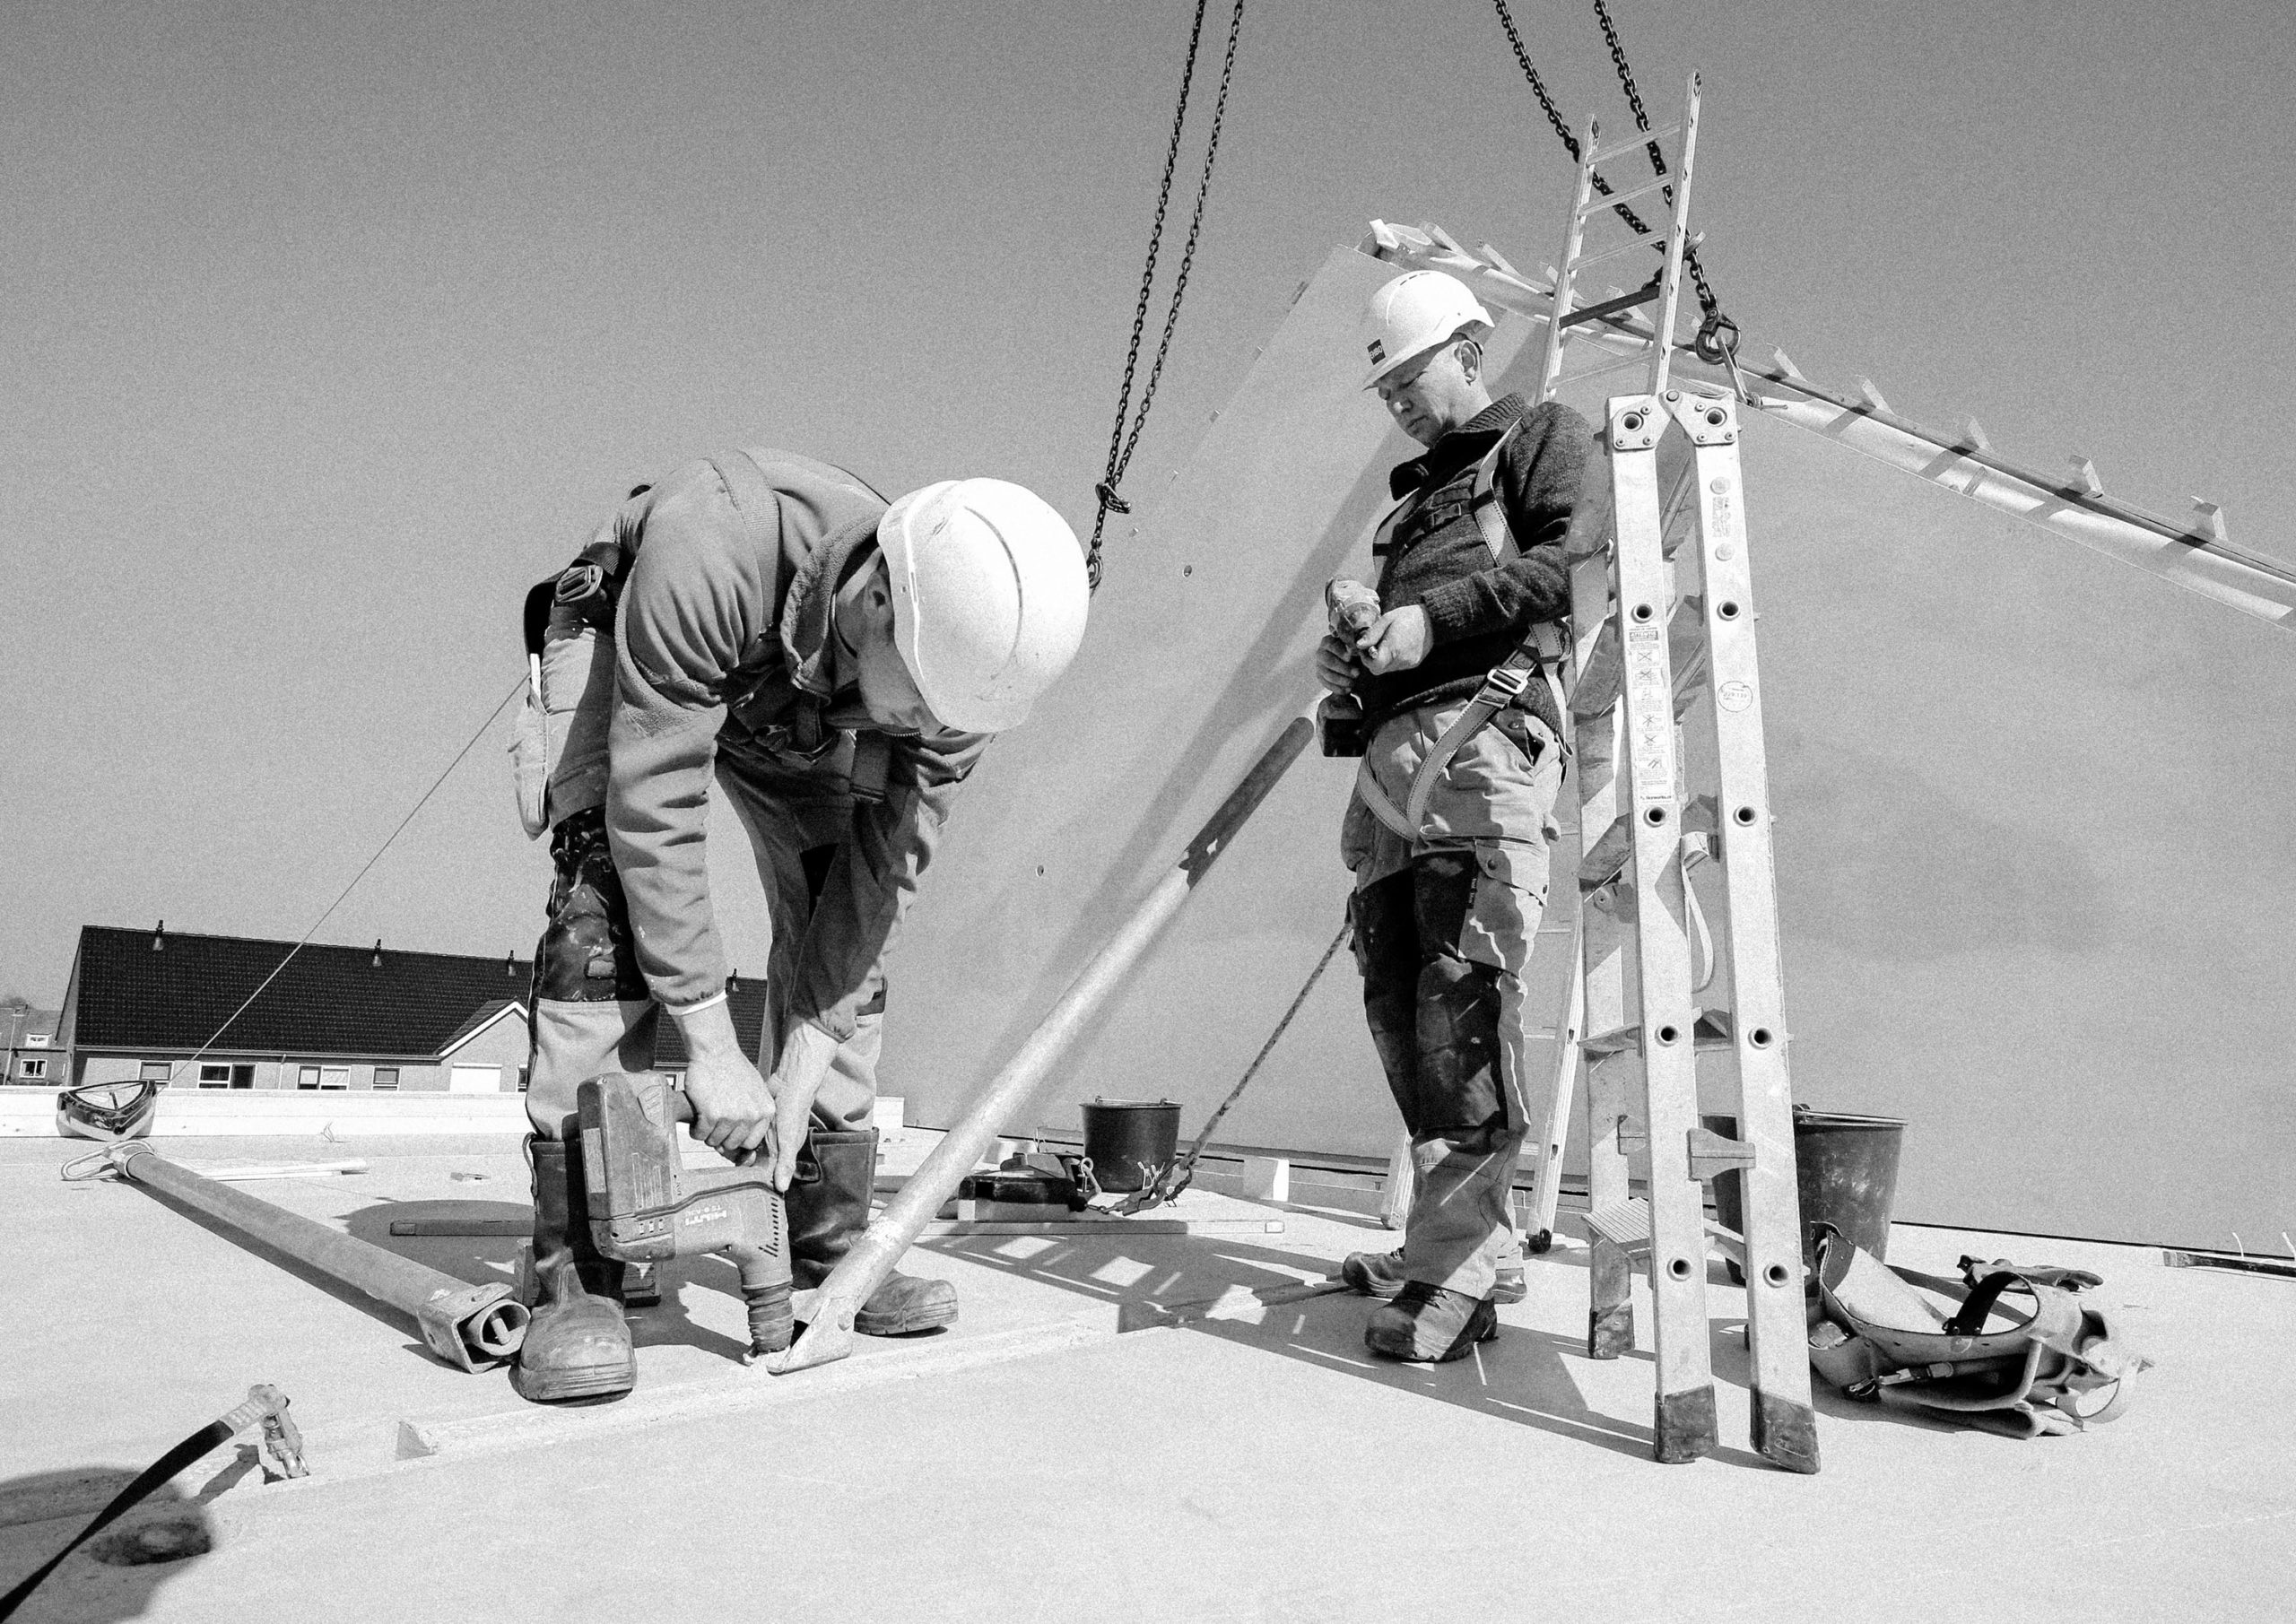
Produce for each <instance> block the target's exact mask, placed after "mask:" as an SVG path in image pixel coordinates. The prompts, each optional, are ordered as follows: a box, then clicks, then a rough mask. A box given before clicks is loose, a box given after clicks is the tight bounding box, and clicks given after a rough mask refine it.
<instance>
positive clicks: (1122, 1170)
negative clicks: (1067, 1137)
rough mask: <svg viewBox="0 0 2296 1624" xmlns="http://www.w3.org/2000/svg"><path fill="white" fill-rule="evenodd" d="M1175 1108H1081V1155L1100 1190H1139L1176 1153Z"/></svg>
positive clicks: (1133, 1102)
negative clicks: (1082, 1135)
mask: <svg viewBox="0 0 2296 1624" xmlns="http://www.w3.org/2000/svg"><path fill="white" fill-rule="evenodd" d="M1179 1142H1180V1108H1179V1107H1178V1106H1177V1105H1175V1104H1174V1103H1173V1102H1172V1101H1170V1100H1169V1099H1153V1100H1151V1099H1095V1100H1092V1101H1091V1102H1090V1103H1089V1104H1087V1105H1086V1106H1085V1107H1084V1154H1085V1155H1087V1156H1089V1157H1091V1159H1092V1177H1094V1178H1096V1179H1098V1180H1099V1181H1100V1188H1101V1189H1103V1190H1113V1191H1116V1192H1118V1193H1119V1194H1130V1193H1131V1192H1133V1191H1135V1190H1144V1189H1146V1188H1147V1187H1148V1185H1150V1184H1151V1183H1152V1182H1153V1181H1154V1179H1155V1177H1156V1175H1157V1174H1159V1173H1160V1172H1161V1171H1162V1170H1163V1169H1164V1168H1166V1167H1167V1166H1169V1165H1170V1162H1171V1159H1172V1156H1173V1153H1174V1152H1175V1151H1178V1149H1179Z"/></svg>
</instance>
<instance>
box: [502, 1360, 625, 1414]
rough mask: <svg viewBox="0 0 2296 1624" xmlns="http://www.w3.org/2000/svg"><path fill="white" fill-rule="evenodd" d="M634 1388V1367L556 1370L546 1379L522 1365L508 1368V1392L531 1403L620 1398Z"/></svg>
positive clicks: (563, 1402)
mask: <svg viewBox="0 0 2296 1624" xmlns="http://www.w3.org/2000/svg"><path fill="white" fill-rule="evenodd" d="M637 1385H638V1370H637V1368H636V1366H635V1365H631V1366H627V1367H621V1368H615V1367H604V1368H593V1369H589V1370H559V1371H552V1372H551V1373H550V1374H549V1375H547V1376H538V1375H533V1374H530V1373H529V1372H528V1371H527V1370H526V1367H525V1366H523V1365H514V1366H512V1367H511V1368H510V1390H511V1391H512V1392H513V1393H516V1394H517V1395H518V1396H519V1397H520V1398H522V1399H525V1400H526V1402H527V1403H530V1404H566V1403H578V1402H579V1401H582V1400H585V1399H589V1400H600V1399H613V1398H620V1397H621V1396H622V1394H625V1393H628V1392H629V1391H630V1390H631V1388H633V1387H635V1386H637Z"/></svg>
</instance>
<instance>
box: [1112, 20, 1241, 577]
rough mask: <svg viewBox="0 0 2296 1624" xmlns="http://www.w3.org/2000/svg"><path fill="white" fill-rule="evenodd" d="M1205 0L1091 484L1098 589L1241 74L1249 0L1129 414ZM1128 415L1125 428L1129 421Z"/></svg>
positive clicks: (1125, 507)
mask: <svg viewBox="0 0 2296 1624" xmlns="http://www.w3.org/2000/svg"><path fill="white" fill-rule="evenodd" d="M1207 4H1208V0H1196V21H1195V23H1194V25H1193V26H1192V27H1191V28H1190V29H1189V30H1188V36H1187V61H1186V63H1185V64H1184V65H1182V67H1181V69H1180V95H1179V105H1178V107H1177V108H1176V109H1174V110H1173V113H1172V139H1171V143H1170V145H1169V146H1168V147H1167V148H1166V149H1165V152H1164V178H1163V180H1162V182H1161V184H1160V185H1159V186H1158V187H1157V190H1156V217H1155V220H1154V221H1153V222H1152V224H1151V225H1150V227H1149V229H1148V260H1147V264H1146V265H1145V266H1144V268H1143V269H1142V271H1141V274H1140V298H1139V300H1138V302H1137V303H1136V304H1135V306H1134V308H1133V312H1132V342H1131V344H1130V346H1129V347H1128V348H1127V349H1126V352H1125V356H1124V382H1123V385H1122V386H1120V387H1119V388H1118V391H1117V402H1116V427H1115V428H1114V429H1113V430H1110V432H1109V460H1108V468H1107V471H1106V472H1105V473H1102V474H1101V476H1100V483H1099V484H1098V485H1095V486H1094V487H1093V488H1092V491H1093V495H1094V496H1096V497H1097V498H1098V499H1099V501H1100V507H1099V509H1098V511H1097V512H1095V513H1094V515H1093V517H1092V540H1091V544H1090V545H1089V546H1088V547H1087V548H1086V549H1085V552H1084V568H1085V573H1086V575H1087V577H1088V578H1089V579H1090V580H1091V586H1092V588H1093V590H1095V591H1098V590H1099V589H1100V536H1101V533H1102V532H1103V531H1104V530H1105V529H1106V528H1107V525H1108V522H1109V514H1110V513H1129V512H1131V511H1132V505H1131V504H1130V503H1129V502H1126V500H1125V499H1123V498H1122V497H1121V496H1119V495H1118V494H1117V487H1118V485H1120V484H1122V483H1123V482H1124V473H1125V470H1126V468H1128V467H1130V466H1131V465H1132V453H1133V449H1134V447H1136V446H1138V445H1139V443H1140V430H1142V429H1143V428H1144V427H1146V425H1147V422H1148V408H1149V406H1150V404H1152V402H1153V401H1154V400H1155V398H1156V384H1157V382H1158V380H1159V379H1160V378H1162V377H1163V374H1164V358H1165V357H1166V356H1167V355H1168V354H1169V353H1170V351H1171V347H1172V333H1173V330H1174V329H1175V328H1176V327H1177V326H1178V324H1179V319H1180V300H1182V299H1183V298H1184V297H1186V295H1187V278H1188V272H1189V271H1190V269H1192V268H1193V267H1194V265H1195V264H1196V238H1197V236H1198V234H1199V233H1200V232H1201V231H1202V230H1203V229H1204V205H1205V200H1206V199H1207V198H1208V197H1210V196H1211V195H1212V165H1213V160H1214V159H1216V158H1217V157H1218V156H1219V155H1220V130H1221V126H1222V125H1223V124H1225V123H1226V122H1227V117H1228V86H1229V83H1230V82H1231V80H1232V79H1233V78H1234V76H1235V72H1236V42H1237V40H1238V39H1239V38H1240V37H1241V35H1242V32H1243V27H1244V0H1235V9H1234V10H1233V11H1232V12H1231V13H1230V14H1229V17H1228V54H1227V56H1226V57H1225V59H1224V60H1223V61H1222V63H1221V65H1220V92H1219V96H1218V98H1217V100H1215V101H1214V102H1213V109H1212V135H1211V139H1210V141H1209V142H1208V143H1206V144H1205V149H1204V172H1203V174H1202V176H1201V177H1200V178H1198V179H1197V181H1196V209H1195V212H1194V213H1192V214H1191V215H1190V216H1189V219H1188V222H1187V241H1186V242H1185V243H1184V244H1183V245H1182V246H1181V248H1180V264H1179V270H1178V274H1176V275H1175V276H1174V278H1173V281H1172V298H1171V303H1170V305H1169V306H1168V307H1167V308H1166V309H1165V312H1164V331H1163V335H1162V337H1161V339H1160V340H1159V341H1158V343H1157V345H1156V356H1155V359H1154V360H1153V361H1152V362H1151V363H1150V365H1149V368H1148V378H1147V381H1146V382H1145V383H1144V385H1143V386H1142V387H1141V393H1140V410H1139V412H1138V413H1136V414H1135V413H1133V412H1132V381H1133V378H1134V376H1135V373H1136V372H1137V371H1138V369H1139V366H1140V343H1141V339H1142V337H1143V335H1144V333H1145V331H1146V328H1147V326H1148V300H1149V297H1150V295H1151V293H1152V291H1153V289H1154V287H1155V282H1156V259H1157V256H1158V255H1159V253H1161V250H1162V248H1163V242H1164V216H1165V214H1166V213H1167V212H1168V211H1169V210H1170V205H1171V199H1172V175H1173V172H1174V170H1175V169H1177V168H1178V164H1179V156H1180V131H1181V127H1182V126H1184V125H1185V124H1186V123H1187V100H1188V91H1189V87H1190V86H1191V85H1193V84H1194V83H1195V82H1196V53H1197V51H1198V49H1199V48H1201V46H1202V43H1203V39H1204V13H1205V8H1206V5H1207ZM1127 418H1129V420H1130V430H1129V432H1128V433H1127V431H1126V420H1127Z"/></svg>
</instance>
